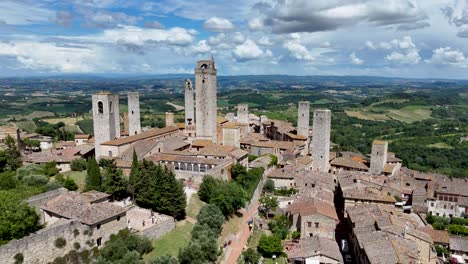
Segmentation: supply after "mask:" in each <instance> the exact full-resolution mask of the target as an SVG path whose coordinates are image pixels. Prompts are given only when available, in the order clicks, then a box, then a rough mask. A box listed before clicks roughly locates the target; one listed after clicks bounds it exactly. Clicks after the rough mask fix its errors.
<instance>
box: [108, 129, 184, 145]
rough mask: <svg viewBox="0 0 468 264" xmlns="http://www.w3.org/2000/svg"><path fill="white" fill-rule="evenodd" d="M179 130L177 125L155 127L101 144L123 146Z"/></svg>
mask: <svg viewBox="0 0 468 264" xmlns="http://www.w3.org/2000/svg"><path fill="white" fill-rule="evenodd" d="M177 131H179V129H178V128H177V127H176V126H168V127H164V128H154V129H151V130H148V131H145V132H142V133H141V134H138V135H131V136H129V137H123V138H118V139H114V140H111V141H107V142H104V143H102V144H101V145H107V146H121V145H126V144H130V143H133V142H136V141H139V140H143V139H150V138H154V137H157V136H162V135H164V134H168V133H174V132H177Z"/></svg>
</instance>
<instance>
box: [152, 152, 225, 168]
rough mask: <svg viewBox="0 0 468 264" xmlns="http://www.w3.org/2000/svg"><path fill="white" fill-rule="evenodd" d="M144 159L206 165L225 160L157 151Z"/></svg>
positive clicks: (220, 162) (217, 163)
mask: <svg viewBox="0 0 468 264" xmlns="http://www.w3.org/2000/svg"><path fill="white" fill-rule="evenodd" d="M145 159H147V160H152V161H155V162H163V161H168V162H172V161H174V162H182V163H183V162H187V163H198V164H208V165H219V164H222V163H224V162H225V161H226V160H222V159H206V158H199V157H196V156H187V155H176V154H166V153H157V154H154V155H151V156H149V157H147V158H145ZM231 161H232V160H231Z"/></svg>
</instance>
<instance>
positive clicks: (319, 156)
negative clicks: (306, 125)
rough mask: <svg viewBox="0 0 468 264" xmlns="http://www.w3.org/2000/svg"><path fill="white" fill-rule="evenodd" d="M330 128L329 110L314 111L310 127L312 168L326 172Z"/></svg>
mask: <svg viewBox="0 0 468 264" xmlns="http://www.w3.org/2000/svg"><path fill="white" fill-rule="evenodd" d="M330 128H331V111H330V110H328V109H319V110H315V111H314V123H313V128H312V150H311V153H312V160H313V161H312V169H313V170H314V171H321V172H328V170H329V169H330V163H329V158H330Z"/></svg>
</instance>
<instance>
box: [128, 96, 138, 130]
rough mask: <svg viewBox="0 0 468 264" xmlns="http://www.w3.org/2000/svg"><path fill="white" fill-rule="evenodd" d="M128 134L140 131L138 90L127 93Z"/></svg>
mask: <svg viewBox="0 0 468 264" xmlns="http://www.w3.org/2000/svg"><path fill="white" fill-rule="evenodd" d="M127 132H128V134H129V135H136V134H140V133H141V125H140V94H139V93H138V92H129V93H128V131H127Z"/></svg>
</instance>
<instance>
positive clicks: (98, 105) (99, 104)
mask: <svg viewBox="0 0 468 264" xmlns="http://www.w3.org/2000/svg"><path fill="white" fill-rule="evenodd" d="M97 107H98V113H99V114H102V113H104V104H103V103H102V102H101V101H99V102H98V103H97Z"/></svg>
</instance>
